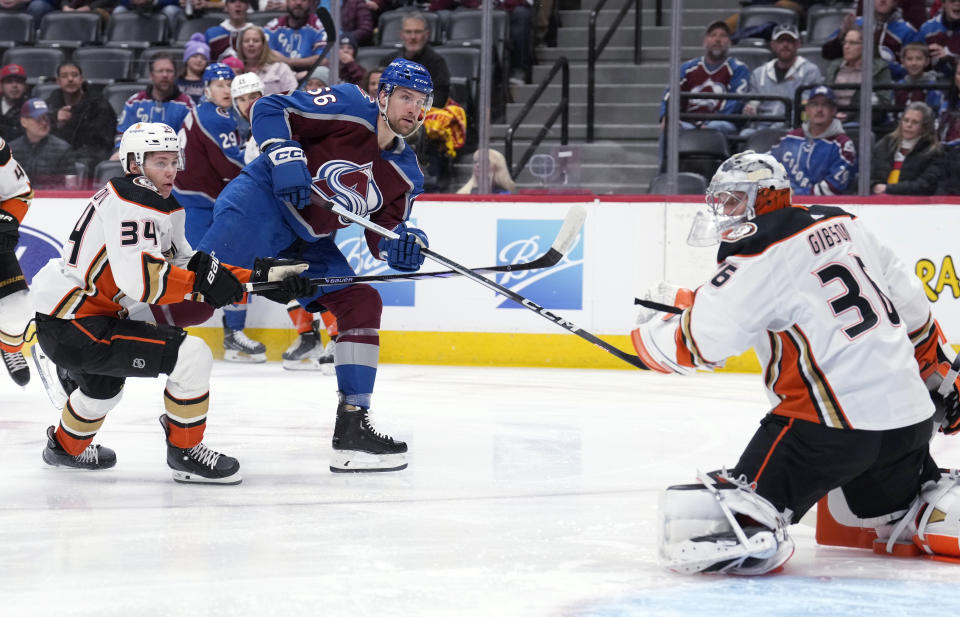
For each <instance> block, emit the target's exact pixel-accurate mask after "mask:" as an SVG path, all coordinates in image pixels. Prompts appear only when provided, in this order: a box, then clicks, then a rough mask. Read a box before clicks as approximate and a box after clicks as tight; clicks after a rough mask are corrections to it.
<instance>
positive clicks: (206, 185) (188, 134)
mask: <svg viewBox="0 0 960 617" xmlns="http://www.w3.org/2000/svg"><path fill="white" fill-rule="evenodd" d="M180 145H181V146H182V148H183V161H184V169H183V171H181V172H179V173H178V174H177V179H176V180H175V181H174V191H175V192H176V193H177V198H178V199H180V198H181V196H183V195H185V194H189V195H194V196H198V197H202V198H204V199H206V200H207V201H209V204H210V207H211V208H212V207H213V202H214V200H216V198H217V195H219V194H220V191H222V190H223V188H224V187H225V186H227V183H228V182H230V180H233V179H234V178H235V177H237V175H238V174H239V173H240V170H242V169H243V151H242V150H241V149H240V139H239V135H238V133H237V121H236V119H234V117H233V114H232V112H230V111H225V110H223V109H220V108H219V107H217V106H216V105H214V104H213V103H211V102H209V101H207V102H204V103H201V104H200V106H199V107H198V108H196V109H195V110H193V112H192V113H190V114H189V115H188V116H187V117H186V118H185V119H184V121H183V126H182V127H181V128H180Z"/></svg>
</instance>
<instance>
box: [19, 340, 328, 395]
mask: <svg viewBox="0 0 960 617" xmlns="http://www.w3.org/2000/svg"><path fill="white" fill-rule="evenodd" d="M0 355H2V356H3V364H4V365H5V366H6V367H7V372H8V373H10V379H12V380H13V383H15V384H17V385H18V386H21V387H22V386H26V385H27V384H28V383H30V367H29V366H27V360H26V358H24V357H23V354H22V353H20V352H19V351H15V352H13V353H10V352H7V351H3V350H2V349H0ZM331 361H332V359H331Z"/></svg>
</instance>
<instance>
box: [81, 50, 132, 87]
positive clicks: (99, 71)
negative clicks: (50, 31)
mask: <svg viewBox="0 0 960 617" xmlns="http://www.w3.org/2000/svg"><path fill="white" fill-rule="evenodd" d="M133 60H134V52H133V50H132V49H124V48H120V47H81V48H80V49H77V50H76V51H74V52H73V61H74V62H76V63H77V66H79V67H80V69H81V70H82V71H83V77H84V79H86V80H87V81H88V82H90V83H91V84H94V85H106V84H112V83H113V82H115V81H126V80H127V79H130V73H131V72H132V71H133Z"/></svg>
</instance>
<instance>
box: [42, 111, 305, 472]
mask: <svg viewBox="0 0 960 617" xmlns="http://www.w3.org/2000/svg"><path fill="white" fill-rule="evenodd" d="M120 163H121V165H122V166H123V169H124V172H126V175H124V176H123V177H118V178H113V179H112V180H110V182H108V183H107V185H106V186H104V187H103V188H102V189H100V190H99V191H97V193H96V194H95V195H94V196H93V197H92V198H91V199H90V203H89V204H88V206H87V208H86V209H85V210H84V211H83V213H82V214H81V215H80V218H79V219H78V221H77V224H76V226H75V228H74V230H73V232H72V233H71V234H70V237H69V239H68V241H67V243H66V245H65V246H64V249H63V255H62V256H61V257H60V258H59V259H53V260H50V261H49V262H48V263H47V265H45V266H44V267H43V268H42V269H41V270H40V272H39V273H38V274H37V276H36V277H35V278H34V281H33V283H34V286H33V290H32V294H31V297H32V301H33V305H34V308H35V309H36V324H37V341H38V343H39V345H40V346H41V348H42V349H43V351H44V352H45V354H46V355H47V356H48V357H49V359H50V360H51V361H52V362H54V363H56V365H57V366H59V367H62V368H63V369H66V371H67V372H68V375H69V377H70V378H71V379H73V381H74V382H75V383H76V384H77V385H78V387H77V389H75V390H73V391H72V392H71V393H70V394H69V398H68V399H67V401H66V403H65V404H64V406H63V409H62V412H61V416H60V424H59V426H58V427H56V428H54V427H53V426H51V427H50V428H48V429H47V446H46V448H44V450H43V460H44V461H45V462H46V463H47V464H49V465H53V466H65V467H74V468H80V469H106V468H109V467H113V466H114V464H115V463H116V455H115V453H114V452H113V450H110V449H109V448H105V447H103V446H100V445H95V444H92V443H91V442H92V441H93V438H94V436H95V435H96V433H97V431H98V430H99V429H100V426H101V425H102V424H103V422H104V419H105V417H106V414H107V413H108V412H109V411H110V410H111V409H113V408H114V407H116V406H117V405H118V404H119V402H120V398H121V396H122V393H123V387H124V383H125V381H126V378H127V377H158V376H159V375H161V374H165V375H167V376H168V377H167V382H166V388H165V389H164V393H163V402H164V408H165V410H166V413H165V414H164V415H162V416H161V417H160V424H161V425H162V426H163V430H164V432H165V434H166V438H167V464H168V466H169V467H170V468H171V469H173V472H174V479H175V480H177V481H179V482H201V483H217V484H237V483H239V482H240V475H239V468H240V465H239V463H238V462H237V460H236V459H235V458H233V457H230V456H226V455H224V454H221V453H219V452H215V451H213V450H211V449H210V448H208V447H207V446H205V445H204V444H203V443H202V439H203V433H204V429H205V427H206V416H207V408H208V405H209V389H210V369H211V366H212V361H213V358H212V355H211V353H210V349H209V348H208V347H207V346H206V344H205V343H204V342H203V340H201V339H199V338H197V337H194V336H189V335H187V333H186V332H185V331H184V330H183V329H182V328H178V327H175V326H168V325H163V324H153V323H148V322H144V321H136V320H132V319H128V318H127V316H128V310H129V308H130V307H131V306H133V305H134V304H135V303H138V302H140V303H150V304H171V303H178V302H182V301H183V300H184V299H185V298H190V299H193V300H197V301H201V302H206V303H208V304H210V305H212V306H214V307H220V306H223V305H224V304H228V303H230V302H237V301H239V300H240V299H241V298H242V297H243V287H242V285H241V281H244V282H246V281H249V280H269V279H270V278H274V279H275V280H283V283H284V287H285V289H286V291H285V292H284V293H282V294H279V295H277V296H268V297H269V298H270V299H272V300H275V301H278V302H283V303H286V302H288V301H289V300H290V297H291V296H297V295H303V294H308V293H313V291H314V289H315V287H314V286H312V285H310V284H309V282H308V281H306V280H305V279H303V278H300V277H296V276H291V275H292V274H295V273H296V272H299V271H302V270H303V269H304V268H305V264H302V263H301V264H293V263H281V262H280V261H279V260H273V259H267V260H262V259H258V260H256V262H255V264H254V272H251V271H250V270H248V269H244V268H238V267H236V266H229V265H227V264H226V263H224V262H220V261H219V260H218V259H217V258H216V257H214V256H211V255H209V254H206V253H202V252H199V251H194V250H193V249H192V248H191V247H190V245H189V244H188V243H187V241H186V238H185V237H184V232H183V220H184V214H183V208H181V207H180V205H179V204H178V203H177V201H176V199H174V198H173V197H172V196H171V191H172V189H173V183H174V177H175V176H176V174H177V170H178V169H179V168H180V167H181V165H182V162H181V158H180V147H179V139H178V138H177V134H176V132H175V131H174V130H173V129H172V128H170V127H169V126H167V125H165V124H160V123H138V124H135V125H133V126H132V127H130V128H129V129H127V130H126V131H125V132H124V134H123V137H122V139H121V141H120ZM288 276H289V278H287V277H288ZM297 286H299V288H297Z"/></svg>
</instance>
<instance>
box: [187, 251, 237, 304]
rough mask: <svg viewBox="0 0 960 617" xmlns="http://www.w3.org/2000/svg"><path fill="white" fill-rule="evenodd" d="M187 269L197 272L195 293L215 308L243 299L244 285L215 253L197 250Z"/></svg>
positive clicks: (194, 285)
mask: <svg viewBox="0 0 960 617" xmlns="http://www.w3.org/2000/svg"><path fill="white" fill-rule="evenodd" d="M187 270H190V271H191V272H196V273H197V279H196V281H194V283H193V293H195V294H197V295H198V296H200V297H199V299H200V300H202V301H203V302H206V303H207V304H209V305H210V306H212V307H213V308H220V307H223V306H226V305H228V304H234V303H236V302H240V301H241V300H243V285H241V284H240V281H238V280H237V277H235V276H234V275H233V272H230V271H229V270H227V269H226V268H224V267H223V265H221V264H220V261H219V260H218V259H217V258H216V257H214V256H213V255H208V254H206V253H203V252H201V251H197V252H196V253H194V254H193V257H191V258H190V263H188V264H187Z"/></svg>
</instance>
